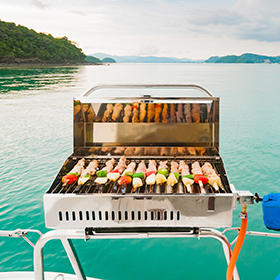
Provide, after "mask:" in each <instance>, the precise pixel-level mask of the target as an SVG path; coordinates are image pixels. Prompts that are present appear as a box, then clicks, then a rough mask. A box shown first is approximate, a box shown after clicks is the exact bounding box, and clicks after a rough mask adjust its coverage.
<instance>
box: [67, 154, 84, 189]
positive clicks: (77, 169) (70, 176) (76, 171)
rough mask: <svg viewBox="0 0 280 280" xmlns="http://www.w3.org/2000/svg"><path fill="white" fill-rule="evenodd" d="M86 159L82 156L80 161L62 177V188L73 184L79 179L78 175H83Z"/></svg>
mask: <svg viewBox="0 0 280 280" xmlns="http://www.w3.org/2000/svg"><path fill="white" fill-rule="evenodd" d="M84 165H85V159H84V158H82V159H80V160H79V161H78V163H77V164H76V165H75V166H74V167H73V168H72V169H71V171H70V172H68V173H67V174H66V175H65V176H63V177H62V183H63V185H62V188H64V187H66V186H67V185H72V184H73V183H74V182H76V181H77V180H78V177H79V176H80V175H81V173H82V171H83V170H84Z"/></svg>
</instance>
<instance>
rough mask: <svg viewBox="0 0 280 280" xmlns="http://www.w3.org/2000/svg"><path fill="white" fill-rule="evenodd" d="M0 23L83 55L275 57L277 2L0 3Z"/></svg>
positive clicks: (279, 19) (279, 32)
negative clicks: (48, 37) (62, 40)
mask: <svg viewBox="0 0 280 280" xmlns="http://www.w3.org/2000/svg"><path fill="white" fill-rule="evenodd" d="M0 19H1V20H3V21H7V22H15V23H16V24H20V25H23V26H26V27H28V28H30V29H34V30H35V31H37V32H45V33H50V34H52V35H53V36H54V37H63V36H67V37H68V39H69V40H71V41H73V42H76V43H77V45H78V46H79V47H80V48H81V49H82V50H83V52H84V53H85V54H87V55H90V54H93V53H96V52H103V53H108V54H111V55H141V56H150V55H152V56H164V57H178V58H190V59H207V58H209V57H210V56H216V55H218V56H223V55H241V54H242V53H248V52H250V53H256V54H263V55H270V56H277V55H280V1H279V0H212V1H210V0H0Z"/></svg>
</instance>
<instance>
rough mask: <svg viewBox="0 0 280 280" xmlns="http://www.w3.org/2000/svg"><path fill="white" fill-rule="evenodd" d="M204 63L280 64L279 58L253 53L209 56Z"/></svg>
mask: <svg viewBox="0 0 280 280" xmlns="http://www.w3.org/2000/svg"><path fill="white" fill-rule="evenodd" d="M205 62H206V63H280V56H266V55H258V54H253V53H244V54H242V55H240V56H237V55H227V56H221V57H220V56H211V57H210V58H209V59H207V60H205Z"/></svg>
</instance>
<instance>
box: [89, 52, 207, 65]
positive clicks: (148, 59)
mask: <svg viewBox="0 0 280 280" xmlns="http://www.w3.org/2000/svg"><path fill="white" fill-rule="evenodd" d="M90 56H93V57H96V58H98V59H100V60H102V61H103V59H105V58H107V59H108V58H111V59H113V60H114V61H115V62H117V63H200V62H204V61H205V60H203V59H202V60H193V59H189V58H176V57H159V56H137V55H132V56H119V55H111V54H107V53H94V54H91V55H90Z"/></svg>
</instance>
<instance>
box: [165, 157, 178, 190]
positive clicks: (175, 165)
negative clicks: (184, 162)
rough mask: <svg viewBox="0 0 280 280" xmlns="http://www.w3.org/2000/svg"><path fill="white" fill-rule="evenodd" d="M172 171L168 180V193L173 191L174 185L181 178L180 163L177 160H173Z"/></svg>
mask: <svg viewBox="0 0 280 280" xmlns="http://www.w3.org/2000/svg"><path fill="white" fill-rule="evenodd" d="M170 165H171V168H170V173H169V176H168V178H167V181H166V193H172V192H173V186H174V185H175V184H177V183H178V180H179V170H178V166H179V164H178V163H177V162H175V161H171V164H170Z"/></svg>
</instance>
